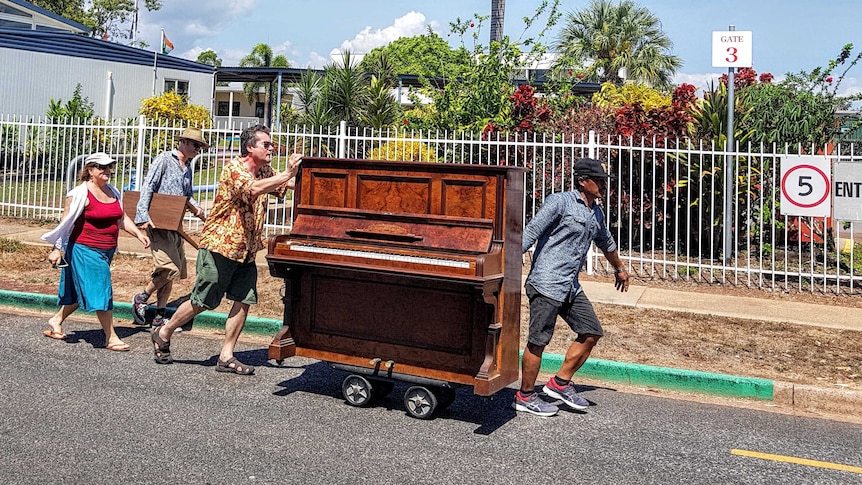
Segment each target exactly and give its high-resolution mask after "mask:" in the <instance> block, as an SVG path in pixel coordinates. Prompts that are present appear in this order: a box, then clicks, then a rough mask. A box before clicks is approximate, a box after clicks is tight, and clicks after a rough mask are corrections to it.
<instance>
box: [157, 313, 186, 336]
mask: <svg viewBox="0 0 862 485" xmlns="http://www.w3.org/2000/svg"><path fill="white" fill-rule="evenodd" d="M170 321H171V320H170V319H169V318H165V317H164V316H163V315H156V316H155V317H154V318H153V328H156V327H161V326H162V325H164V324H166V323H168V322H170ZM182 331H183V327H177V329H176V330H174V333H182Z"/></svg>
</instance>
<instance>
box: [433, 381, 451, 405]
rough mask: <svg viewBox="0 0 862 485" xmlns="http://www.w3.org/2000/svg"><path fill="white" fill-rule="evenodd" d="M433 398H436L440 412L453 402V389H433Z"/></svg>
mask: <svg viewBox="0 0 862 485" xmlns="http://www.w3.org/2000/svg"><path fill="white" fill-rule="evenodd" d="M433 392H434V396H435V397H436V398H437V406H438V409H440V410H441V411H442V410H443V409H446V408H448V407H449V405H450V404H452V403H453V402H455V389H452V388H449V387H436V388H434V389H433Z"/></svg>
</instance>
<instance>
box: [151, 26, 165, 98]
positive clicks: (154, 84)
mask: <svg viewBox="0 0 862 485" xmlns="http://www.w3.org/2000/svg"><path fill="white" fill-rule="evenodd" d="M163 45H165V29H162V39H161V41H160V42H159V49H161V48H162V46H163ZM158 61H159V51H158V50H156V51H155V52H153V96H155V95H156V68H157V67H158V66H157V64H158Z"/></svg>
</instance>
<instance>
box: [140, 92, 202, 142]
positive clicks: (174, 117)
mask: <svg viewBox="0 0 862 485" xmlns="http://www.w3.org/2000/svg"><path fill="white" fill-rule="evenodd" d="M139 112H140V113H141V114H142V115H144V117H146V118H147V119H148V120H150V121H151V122H153V123H154V124H157V125H159V126H167V127H180V126H182V127H186V126H198V127H201V128H208V127H210V126H212V119H211V117H210V112H209V110H208V109H206V108H204V107H203V106H200V105H196V104H189V102H188V100H187V99H186V98H185V96H181V95H179V94H177V93H176V92H175V91H167V92H165V93H163V94H161V95H158V96H153V97H151V98H147V99H144V100H143V101H142V102H141V108H140V110H139ZM156 133H157V134H156V135H155V136H153V138H152V139H151V140H149V143H148V144H149V146H150V153H151V154H157V153H159V152H161V151H163V150H165V149H167V148H170V146H171V144H172V140H173V135H174V133H173V132H170V131H164V130H159V131H157V132H156Z"/></svg>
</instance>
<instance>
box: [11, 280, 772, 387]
mask: <svg viewBox="0 0 862 485" xmlns="http://www.w3.org/2000/svg"><path fill="white" fill-rule="evenodd" d="M0 305H6V306H16V307H24V308H34V309H39V310H46V311H52V312H53V311H56V309H57V297H56V296H55V295H42V294H37V293H22V292H17V291H7V290H0ZM168 313H172V310H171V309H168ZM114 316H115V317H117V318H124V319H127V320H132V305H131V304H130V303H114ZM225 320H227V315H225V314H223V313H215V312H203V313H201V314H200V315H198V316H196V317H195V322H194V325H195V326H196V327H205V328H224V322H225ZM281 327H282V322H281V320H274V319H271V318H259V317H248V319H247V320H246V324H245V328H244V331H248V332H251V333H256V334H262V335H272V334H274V333H276V332H277V331H278V330H280V329H281ZM563 357H564V356H562V355H558V354H550V353H546V354H544V356H543V357H542V367H541V370H542V372H546V373H554V372H556V371H557V370H559V368H560V366H561V365H562V364H563ZM577 375H579V376H584V377H588V378H592V379H598V380H602V381H609V382H622V383H625V384H631V385H639V386H651V387H658V388H662V389H671V390H676V391H686V392H697V393H702V394H713V395H718V396H727V397H745V398H754V399H763V400H767V401H771V400H772V399H773V387H774V383H773V381H771V380H768V379H758V378H753V377H738V376H731V375H727V374H712V373H709V372H699V371H690V370H683V369H673V368H668V367H655V366H649V365H641V364H629V363H625V362H613V361H610V360H601V359H587V361H586V362H584V365H583V366H581V368H580V369H578V374H577Z"/></svg>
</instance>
